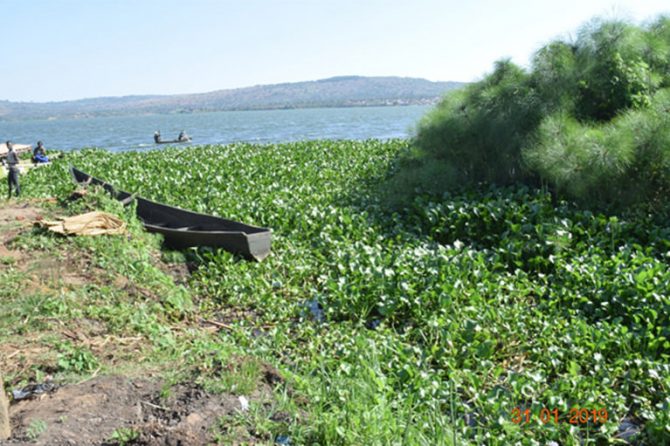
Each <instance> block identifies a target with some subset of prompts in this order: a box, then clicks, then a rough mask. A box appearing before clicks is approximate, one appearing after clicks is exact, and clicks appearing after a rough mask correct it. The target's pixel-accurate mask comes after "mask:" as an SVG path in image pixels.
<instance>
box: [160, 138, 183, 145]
mask: <svg viewBox="0 0 670 446" xmlns="http://www.w3.org/2000/svg"><path fill="white" fill-rule="evenodd" d="M185 142H191V138H186V139H172V140H170V141H154V143H156V144H183V143H185Z"/></svg>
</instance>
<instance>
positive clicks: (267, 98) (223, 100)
mask: <svg viewBox="0 0 670 446" xmlns="http://www.w3.org/2000/svg"><path fill="white" fill-rule="evenodd" d="M462 85H464V83H462V82H431V81H428V80H426V79H417V78H405V77H391V76H389V77H363V76H340V77H332V78H328V79H322V80H317V81H308V82H295V83H285V84H274V85H257V86H254V87H246V88H236V89H231V90H217V91H212V92H209V93H198V94H182V95H169V96H165V95H163V96H161V95H147V96H123V97H101V98H92V99H80V100H76V101H62V102H44V103H38V102H10V101H0V120H19V119H31V118H33V119H47V118H66V117H93V116H110V115H137V114H153V113H193V112H202V111H222V110H265V109H283V108H310V107H355V106H374V105H410V104H432V103H435V102H436V101H437V100H439V98H441V97H442V96H443V95H444V94H445V93H446V92H447V91H449V90H452V89H454V88H458V87H460V86H462Z"/></svg>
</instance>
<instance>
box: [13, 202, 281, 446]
mask: <svg viewBox="0 0 670 446" xmlns="http://www.w3.org/2000/svg"><path fill="white" fill-rule="evenodd" d="M40 204H41V203H39V202H37V201H36V202H15V201H9V202H5V203H4V204H3V203H0V260H3V261H4V262H10V263H11V264H12V267H13V268H16V269H17V270H18V271H20V272H21V274H23V275H24V276H25V277H26V278H27V281H28V282H30V283H31V284H32V285H31V287H34V288H35V289H36V290H38V289H40V288H41V287H46V286H49V282H48V280H47V282H45V283H42V282H41V281H43V280H44V279H41V278H40V276H42V277H44V275H45V271H46V272H48V274H46V275H47V276H50V275H53V276H56V277H58V279H59V283H60V284H61V285H62V286H66V287H78V286H82V285H84V284H86V283H90V282H91V281H95V280H99V279H97V278H99V277H100V276H101V274H98V273H97V272H96V271H94V270H91V269H90V266H89V265H88V264H87V259H85V258H76V259H73V258H68V257H67V256H64V257H63V258H58V259H55V258H49V257H38V256H36V255H35V254H33V253H30V252H26V251H22V250H20V249H16V248H13V245H12V240H14V239H15V238H16V236H17V235H18V234H20V233H21V232H23V231H26V230H29V228H30V227H31V226H32V225H33V224H34V223H35V222H36V221H39V220H41V219H42V218H47V217H48V215H46V211H45V208H44V207H42V206H41V205H40ZM0 267H3V266H2V265H1V264H0ZM5 267H6V266H5ZM164 267H165V271H166V272H169V273H171V275H172V277H173V278H174V280H175V281H177V282H185V281H186V278H187V276H188V274H189V271H188V269H187V268H186V266H183V265H182V266H178V267H171V266H169V265H167V264H166V265H164ZM162 268H163V266H162ZM38 272H40V274H38ZM47 279H48V278H47ZM117 279H118V282H119V283H116V281H115V282H114V285H115V286H116V287H118V288H120V289H121V288H123V289H125V288H127V287H132V286H135V285H134V284H132V283H130V282H128V281H127V279H125V278H117ZM49 280H51V279H49ZM141 291H142V290H139V291H138V292H141ZM0 317H1V316H0ZM79 322H80V323H79V324H78V325H77V326H76V327H65V326H62V327H57V328H56V331H57V332H58V333H60V334H61V335H63V336H65V337H66V338H68V339H72V340H73V341H75V342H77V343H82V344H83V345H86V346H87V347H88V348H90V350H91V351H94V352H96V350H97V349H102V346H104V345H106V344H108V343H114V344H115V350H114V351H115V352H117V354H121V353H119V352H123V351H124V350H127V351H136V350H137V348H136V347H135V346H136V344H137V343H138V342H141V338H139V337H138V338H137V339H135V338H128V339H125V338H123V339H117V338H115V337H113V336H108V335H107V336H106V335H105V333H104V330H103V329H102V328H101V327H99V323H97V324H96V323H95V321H88V320H86V319H83V320H80V321H79ZM208 328H210V329H211V328H216V327H208ZM30 338H31V335H30V334H29V333H27V334H26V336H25V337H23V338H21V340H20V341H17V342H18V344H16V343H12V342H6V343H4V344H2V345H0V367H3V368H4V369H6V370H5V373H8V372H12V373H15V374H16V373H20V372H21V371H22V370H25V368H26V364H28V365H29V364H38V363H39V361H40V359H39V358H41V357H43V356H44V355H48V354H49V351H48V350H49V348H48V346H45V345H40V344H39V343H35V342H32V341H31V339H30ZM19 344H20V345H19ZM105 348H108V346H107V347H105ZM18 353H20V355H18ZM19 356H21V357H22V359H21V361H15V360H13V359H11V358H18V357H19ZM268 370H270V369H269V368H268V369H267V370H266V373H265V377H264V379H263V381H264V382H263V383H259V384H260V385H259V387H258V388H257V390H255V391H254V392H253V394H252V395H247V396H246V398H248V401H250V402H259V401H263V402H265V401H267V399H268V398H270V395H271V393H272V391H271V388H272V387H273V384H275V383H276V381H277V380H281V378H280V377H279V375H278V374H277V373H276V372H275V371H272V370H270V371H268ZM96 373H97V372H96ZM94 376H95V373H94ZM242 404H243V403H242V401H240V398H239V397H238V396H235V395H232V394H212V393H208V392H206V391H204V390H203V389H202V388H201V387H199V386H198V385H195V384H178V385H175V386H171V387H168V388H164V383H163V382H161V381H160V380H156V379H150V378H129V377H125V376H97V377H94V378H92V379H90V380H88V381H85V382H81V383H78V384H69V385H63V386H57V387H56V389H55V390H53V391H52V392H50V393H46V394H41V395H39V396H35V397H33V398H31V399H26V400H21V401H14V402H12V404H11V406H10V409H9V416H10V421H11V425H12V438H11V439H9V440H6V441H0V445H3V446H4V445H24V444H25V445H38V446H39V445H43V446H47V445H48V446H59V445H81V446H89V445H100V446H105V445H106V446H111V445H118V444H124V443H123V441H118V439H117V440H114V439H113V438H112V437H113V434H114V432H117V433H118V432H121V431H123V430H124V429H125V432H134V433H137V434H138V438H136V439H133V440H132V441H128V442H127V443H125V444H128V445H146V446H187V445H205V444H212V442H213V441H214V435H215V429H213V427H216V424H217V422H218V421H219V420H220V419H221V418H222V417H226V416H231V415H235V414H237V413H239V411H241V410H243V408H242ZM131 430H132V431H131ZM240 441H241V443H243V444H253V443H255V439H254V437H253V435H252V434H250V433H248V432H246V433H245V432H243V433H241V436H240Z"/></svg>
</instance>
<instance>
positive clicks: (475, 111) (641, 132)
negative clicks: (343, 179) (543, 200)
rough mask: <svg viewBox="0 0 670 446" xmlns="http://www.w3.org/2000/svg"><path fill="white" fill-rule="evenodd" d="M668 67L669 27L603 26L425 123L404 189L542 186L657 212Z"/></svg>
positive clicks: (559, 44)
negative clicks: (411, 183)
mask: <svg viewBox="0 0 670 446" xmlns="http://www.w3.org/2000/svg"><path fill="white" fill-rule="evenodd" d="M669 61H670V19H669V18H668V17H661V18H659V19H657V20H656V21H654V22H653V23H651V24H648V25H645V26H635V25H632V24H630V23H627V22H624V21H602V20H593V21H592V22H590V23H588V24H586V25H584V26H583V27H582V28H581V30H580V31H579V32H578V33H577V38H576V39H575V40H574V41H564V40H557V41H554V42H551V43H549V44H548V45H546V46H544V47H543V48H541V49H540V50H539V51H537V53H536V54H535V56H534V58H533V61H532V65H531V69H530V70H528V71H526V70H523V69H521V68H519V67H517V66H515V65H514V64H512V63H511V62H509V61H502V62H498V63H496V65H495V68H494V70H493V72H492V73H491V74H489V75H488V76H486V77H485V78H484V79H483V80H481V81H479V82H477V83H474V84H471V85H470V86H468V87H467V88H465V89H463V90H461V91H457V92H454V93H451V94H449V95H447V96H446V97H445V98H444V99H443V101H442V102H441V103H440V104H439V105H438V106H437V107H436V108H435V109H434V110H433V111H432V112H430V113H429V114H428V115H427V116H426V117H425V118H424V119H423V121H422V122H421V123H420V125H419V129H418V131H417V135H416V137H415V139H414V146H415V148H414V151H413V152H412V161H411V162H405V164H404V166H403V167H405V169H401V170H403V172H401V173H400V180H399V181H401V182H404V183H406V182H407V181H408V179H409V181H411V180H412V179H414V185H415V186H420V187H422V188H424V189H429V190H430V189H431V188H432V189H433V190H432V191H433V192H435V191H441V190H442V189H444V188H447V187H453V186H454V185H468V184H470V185H472V184H477V183H481V182H488V183H494V184H499V185H500V184H510V183H519V182H520V183H526V184H531V185H536V184H538V182H543V183H545V184H549V185H551V186H552V187H553V188H554V189H555V190H556V191H558V192H559V193H561V194H564V195H566V196H567V197H569V198H571V199H574V200H577V201H580V202H582V203H583V204H586V205H593V206H605V207H610V208H625V207H629V206H630V205H633V204H636V203H639V202H644V203H652V204H654V203H656V202H657V201H658V200H659V199H660V198H661V196H662V194H663V193H665V192H666V191H667V190H668V189H669V188H670V170H668V159H669V156H670V155H669V153H668V151H669V150H670V149H669V147H670V145H669V144H668V142H669V141H668V139H669V138H670V136H669V135H670V119H669V118H668V110H669V107H670V101H669V99H668V98H669V95H670V89H669V88H670V62H669ZM436 166H439V167H436ZM430 176H437V177H438V178H439V181H438V180H432V179H427V178H426V177H430ZM425 186H428V187H425ZM431 186H432V187H431ZM435 186H436V187H435ZM403 188H405V189H407V187H406V186H403Z"/></svg>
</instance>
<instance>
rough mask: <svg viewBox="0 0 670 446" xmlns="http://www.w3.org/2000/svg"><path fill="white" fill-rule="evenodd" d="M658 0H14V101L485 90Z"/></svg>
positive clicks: (0, 83)
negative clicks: (442, 85)
mask: <svg viewBox="0 0 670 446" xmlns="http://www.w3.org/2000/svg"><path fill="white" fill-rule="evenodd" d="M661 12H665V13H669V12H670V1H668V0H663V1H660V0H659V1H656V0H562V1H544V0H528V1H525V0H505V1H493V0H469V1H468V0H461V1H451V0H386V1H383V0H0V18H2V37H0V54H1V55H2V66H3V68H2V69H1V70H0V100H3V99H8V100H12V101H40V102H41V101H54V100H66V99H78V98H85V97H96V96H122V95H130V94H173V93H196V92H205V91H211V90H218V89H225V88H236V87H244V86H251V85H257V84H268V83H280V82H297V81H302V80H314V79H321V78H325V77H331V76H337V75H349V74H357V75H364V76H376V75H392V76H411V77H423V78H427V79H431V80H459V81H471V80H475V79H477V78H479V77H481V76H482V75H483V74H484V73H486V72H487V71H489V70H490V69H491V66H492V63H493V62H494V61H495V60H497V59H499V58H502V57H511V58H512V59H513V60H514V61H515V62H517V63H520V64H527V62H528V59H529V57H530V55H532V53H533V52H534V51H535V50H536V49H538V48H539V47H540V46H541V45H542V44H543V43H546V42H547V41H548V40H550V39H552V38H555V37H559V36H569V35H571V34H572V35H573V34H574V32H575V31H576V29H577V28H578V27H579V25H581V24H582V23H584V22H585V21H587V20H589V19H591V18H592V17H594V16H596V15H601V16H602V15H604V16H606V17H627V18H630V19H632V20H634V21H636V22H638V23H639V22H641V21H643V20H647V19H649V18H653V17H655V16H656V15H658V14H659V13H661Z"/></svg>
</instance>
